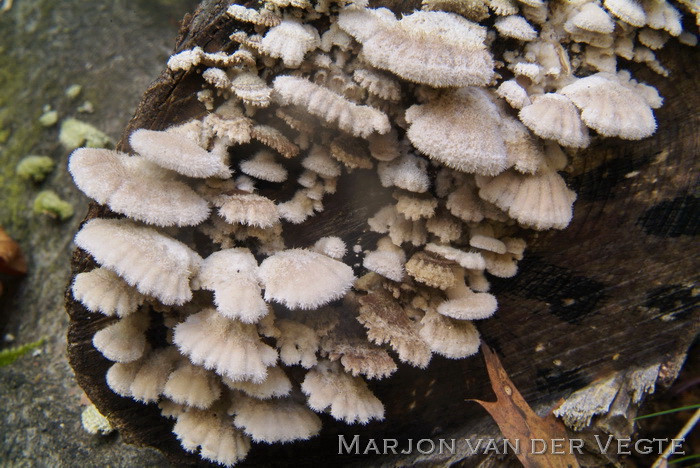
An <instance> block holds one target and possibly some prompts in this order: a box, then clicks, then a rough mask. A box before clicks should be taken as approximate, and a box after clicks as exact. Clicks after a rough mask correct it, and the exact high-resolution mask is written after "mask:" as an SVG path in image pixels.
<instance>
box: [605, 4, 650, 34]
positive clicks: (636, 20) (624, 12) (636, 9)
mask: <svg viewBox="0 0 700 468" xmlns="http://www.w3.org/2000/svg"><path fill="white" fill-rule="evenodd" d="M603 5H605V8H607V9H608V11H609V12H610V13H612V14H613V15H615V16H617V17H618V18H619V19H621V20H622V21H624V22H625V23H627V24H630V25H632V26H636V27H638V28H641V27H642V26H644V24H646V21H647V18H646V14H645V13H644V8H642V5H640V4H639V3H638V2H637V1H635V0H603Z"/></svg>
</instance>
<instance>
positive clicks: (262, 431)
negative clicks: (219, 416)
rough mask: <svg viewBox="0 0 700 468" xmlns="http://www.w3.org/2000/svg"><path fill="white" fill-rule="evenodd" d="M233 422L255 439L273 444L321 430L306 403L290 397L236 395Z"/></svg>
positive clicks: (306, 436) (312, 434)
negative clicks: (267, 398)
mask: <svg viewBox="0 0 700 468" xmlns="http://www.w3.org/2000/svg"><path fill="white" fill-rule="evenodd" d="M230 411H231V412H232V413H234V414H235V416H234V418H233V424H234V425H235V426H236V427H238V428H240V429H241V430H242V431H243V432H244V433H245V434H247V435H248V436H250V437H251V438H252V439H253V441H255V442H265V443H268V444H273V443H276V442H281V443H286V442H292V441H294V440H305V439H309V438H311V437H313V436H315V435H316V434H318V433H319V431H320V430H321V420H320V419H319V418H318V416H316V415H315V414H314V413H313V412H312V411H311V410H309V409H308V408H307V407H306V406H304V405H302V404H299V403H297V402H295V401H293V400H291V399H289V398H276V399H272V400H257V399H254V398H251V397H248V396H245V395H240V394H239V395H235V396H234V397H233V404H232V405H231V409H230Z"/></svg>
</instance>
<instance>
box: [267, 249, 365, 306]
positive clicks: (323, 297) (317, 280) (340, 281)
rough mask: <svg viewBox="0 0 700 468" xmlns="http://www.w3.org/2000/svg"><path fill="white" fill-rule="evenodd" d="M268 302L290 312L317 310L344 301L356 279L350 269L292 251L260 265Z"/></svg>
mask: <svg viewBox="0 0 700 468" xmlns="http://www.w3.org/2000/svg"><path fill="white" fill-rule="evenodd" d="M260 279H261V280H262V283H263V286H264V288H265V300H267V301H270V300H273V301H276V302H279V303H280V304H284V305H285V306H287V307H288V308H290V309H317V308H319V307H321V306H322V305H325V304H327V303H329V302H331V301H334V300H336V299H340V298H341V297H343V296H344V295H345V293H347V292H348V291H349V290H350V288H351V287H352V284H353V282H354V281H355V275H354V274H353V271H352V268H350V267H349V266H348V265H346V264H344V263H342V262H339V261H337V260H334V259H332V258H329V257H327V256H325V255H322V254H319V253H316V252H312V251H310V250H305V249H291V250H284V251H282V252H278V253H276V254H274V255H271V256H270V257H267V258H266V259H265V260H263V262H262V263H261V264H260Z"/></svg>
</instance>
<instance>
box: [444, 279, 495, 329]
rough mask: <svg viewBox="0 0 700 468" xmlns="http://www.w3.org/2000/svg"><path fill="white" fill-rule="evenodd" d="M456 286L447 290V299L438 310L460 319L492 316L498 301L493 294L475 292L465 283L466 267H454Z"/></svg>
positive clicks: (447, 315) (478, 318) (445, 314)
mask: <svg viewBox="0 0 700 468" xmlns="http://www.w3.org/2000/svg"><path fill="white" fill-rule="evenodd" d="M452 274H453V278H454V282H453V284H454V286H451V287H449V288H447V289H446V290H445V294H446V295H447V300H446V301H445V302H443V303H442V304H440V305H439V306H438V308H437V311H438V312H439V313H440V314H442V315H444V316H446V317H451V318H454V319H458V320H481V319H485V318H489V317H491V316H492V315H493V314H494V312H496V309H497V308H498V303H497V302H496V298H495V297H494V296H493V295H492V294H488V293H475V292H474V291H472V290H471V289H469V288H468V287H467V285H466V284H465V283H464V269H463V268H461V267H453V269H452Z"/></svg>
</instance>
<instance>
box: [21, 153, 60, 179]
mask: <svg viewBox="0 0 700 468" xmlns="http://www.w3.org/2000/svg"><path fill="white" fill-rule="evenodd" d="M54 166H55V163H54V161H53V159H51V158H50V157H48V156H27V157H26V158H24V159H22V160H21V161H20V162H19V164H17V175H18V176H20V177H21V178H23V179H32V180H33V181H34V182H41V181H42V180H44V179H45V178H46V176H47V175H48V174H49V173H50V172H51V171H53V168H54Z"/></svg>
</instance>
